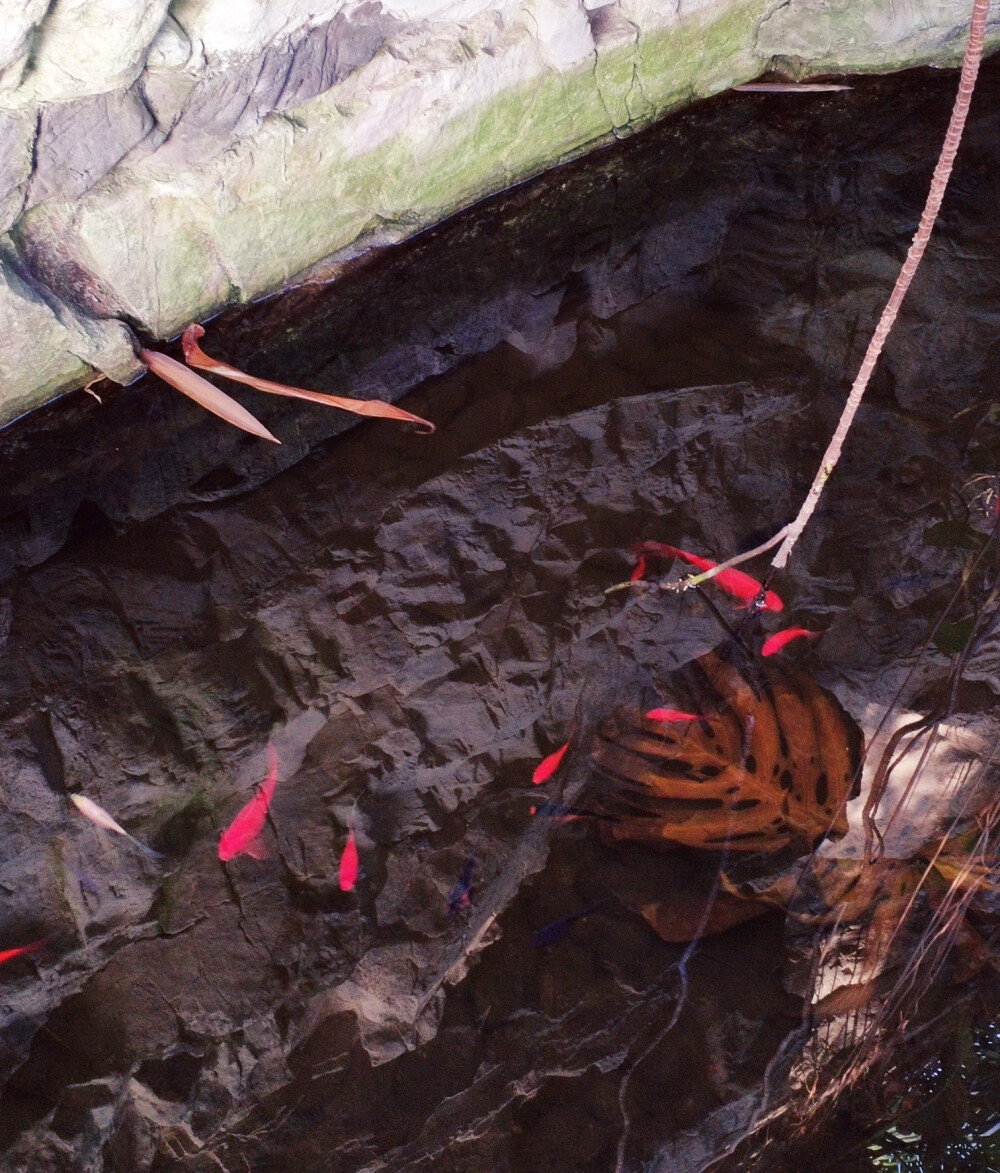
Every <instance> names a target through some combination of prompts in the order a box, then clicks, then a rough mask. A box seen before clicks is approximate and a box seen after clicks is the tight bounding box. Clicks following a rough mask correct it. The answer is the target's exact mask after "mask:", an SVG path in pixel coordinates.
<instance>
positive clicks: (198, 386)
mask: <svg viewBox="0 0 1000 1173" xmlns="http://www.w3.org/2000/svg"><path fill="white" fill-rule="evenodd" d="M139 358H140V359H141V360H142V361H143V362H144V363H145V364H146V366H147V367H149V369H150V370H151V371H152V372H153V374H154V375H156V376H158V377H159V378H161V379H162V380H163V381H164V383H169V384H170V386H171V387H175V388H176V389H177V390H178V391H180V392H181V394H182V395H186V396H187V397H188V398H189V399H193V400H194V401H195V403H197V404H198V406H199V407H203V408H204V409H205V410H206V411H210V412H211V413H212V414H213V415H217V416H218V417H219V418H220V419H224V420H225V421H226V423H227V424H232V425H233V427H234V428H242V429H243V431H244V432H249V433H250V434H251V435H252V436H259V437H260V438H261V439H262V440H270V441H271V443H272V444H280V443H281V441H280V440H279V439H278V438H277V437H276V436H272V435H271V433H270V432H269V431H268V430H267V428H265V427H264V425H263V424H262V423H261V422H260V421H259V420H258V419H255V418H254V417H253V416H252V415H251V414H250V412H248V411H247V409H246V408H245V407H243V406H242V405H241V404H239V403H237V402H236V400H235V399H231V398H230V397H229V396H228V395H227V394H226V393H225V392H224V391H220V390H219V388H218V387H213V386H212V384H211V383H210V382H209V381H208V380H207V379H203V378H202V377H201V375H196V374H195V372H194V371H191V370H188V368H187V367H186V366H185V365H184V364H183V363H179V362H178V361H177V360H176V359H175V358H170V356H169V355H166V354H161V353H160V352H159V351H158V350H140V351H139Z"/></svg>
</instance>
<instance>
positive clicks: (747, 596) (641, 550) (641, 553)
mask: <svg viewBox="0 0 1000 1173" xmlns="http://www.w3.org/2000/svg"><path fill="white" fill-rule="evenodd" d="M632 553H633V554H635V556H636V558H637V562H636V568H635V569H636V570H639V569H640V567H641V568H642V569H643V570H645V555H647V554H655V555H657V556H658V557H660V558H680V559H682V560H683V561H684V562H687V563H689V564H690V565H691V566H693V567H695V569H697V570H711V569H712V568H713V567H715V566H717V565H718V563H717V562H712V561H710V560H709V559H708V558H702V557H701V556H700V555H698V554H689V553H688V552H687V550H681V549H678V547H677V546H667V545H665V544H664V543H663V542H636V544H635V545H634V546H633V547H632ZM632 575H633V578H635V570H633V572H632ZM711 581H713V582H716V583H718V585H719V586H720V587H721V588H722V589H723V590H724V591H728V592H729V594H731V595H734V596H735V597H736V598H737V599H739V600H740V602H742V603H746V604H748V605H749V604H750V603H752V602H753V601H754V599H756V598H757V596H758V595H759V594H760V592H761V589H762V588H761V584H760V583H759V582H758V581H757V580H756V579H755V578H751V577H750V575H749V574H744V573H743V571H742V570H737V569H736V568H735V567H730V568H729V570H723V571H722V572H721V573H720V574H717V575H716V576H715V578H714V579H712V580H711ZM783 606H784V604H783V603H782V601H781V599H780V598H778V596H777V595H776V594H775V593H774V591H767V592H765V594H764V605H763V610H765V611H780V610H781V609H782V607H783Z"/></svg>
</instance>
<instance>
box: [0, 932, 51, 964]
mask: <svg viewBox="0 0 1000 1173" xmlns="http://www.w3.org/2000/svg"><path fill="white" fill-rule="evenodd" d="M44 948H45V940H44V938H43V939H42V940H41V941H32V942H31V944H30V945H19V946H18V947H17V948H16V949H0V965H3V964H4V963H5V962H7V961H13V960H14V958H15V957H20V956H21V955H22V954H24V953H37V952H38V950H39V949H44Z"/></svg>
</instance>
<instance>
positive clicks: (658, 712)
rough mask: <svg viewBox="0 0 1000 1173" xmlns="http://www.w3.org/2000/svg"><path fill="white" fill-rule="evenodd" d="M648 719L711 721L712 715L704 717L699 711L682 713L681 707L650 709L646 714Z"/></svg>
mask: <svg viewBox="0 0 1000 1173" xmlns="http://www.w3.org/2000/svg"><path fill="white" fill-rule="evenodd" d="M646 720H647V721H663V722H668V721H710V720H711V717H702V716H701V715H700V714H699V713H682V712H681V711H680V709H650V710H649V712H648V713H647V714H646Z"/></svg>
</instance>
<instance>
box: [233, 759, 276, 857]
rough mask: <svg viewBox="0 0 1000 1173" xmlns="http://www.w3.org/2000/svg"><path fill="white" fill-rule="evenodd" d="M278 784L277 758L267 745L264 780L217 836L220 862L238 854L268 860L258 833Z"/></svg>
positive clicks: (265, 849) (262, 825) (265, 818)
mask: <svg viewBox="0 0 1000 1173" xmlns="http://www.w3.org/2000/svg"><path fill="white" fill-rule="evenodd" d="M277 781H278V757H277V754H275V752H274V747H273V746H272V745H271V743H270V742H268V745H267V777H266V778H265V779H264V781H263V782H261V784H260V785H259V786H258V787H257V792H256V794H254V796H253V798H251V799H250V801H249V802H248V803H247V804H246V806H245V807H243V809H242V810H241V811H240V812H239V814H238V815H237V816H236V818H235V819H233V821H232V822H231V823H230V824H229V826H228V827H227V828H226V829H225V831H223V832H222V834H221V835H220V836H219V859H221V860H222V861H223V862H225V861H227V860H230V859H233V858H234V857H235V856H237V855H249V856H251V857H252V858H253V859H267V848H266V847H265V846H264V843H263V841H262V840H261V838H260V833H261V830H262V829H263V827H264V823H265V822H266V820H267V812H268V808H269V807H270V805H271V799H272V798H273V797H274V786H275V783H276V782H277Z"/></svg>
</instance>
